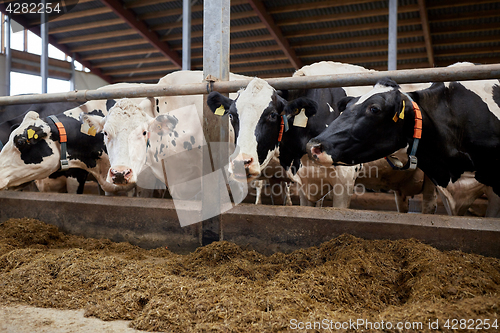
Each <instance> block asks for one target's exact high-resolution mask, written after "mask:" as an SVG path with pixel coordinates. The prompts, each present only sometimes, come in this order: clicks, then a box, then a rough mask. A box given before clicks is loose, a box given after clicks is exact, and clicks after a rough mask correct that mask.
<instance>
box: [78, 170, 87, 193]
mask: <svg viewBox="0 0 500 333" xmlns="http://www.w3.org/2000/svg"><path fill="white" fill-rule="evenodd" d="M88 175H89V173H88V172H87V171H85V170H82V172H78V173H77V176H76V180H77V181H78V188H77V189H76V194H83V190H84V188H85V183H86V182H87V177H88Z"/></svg>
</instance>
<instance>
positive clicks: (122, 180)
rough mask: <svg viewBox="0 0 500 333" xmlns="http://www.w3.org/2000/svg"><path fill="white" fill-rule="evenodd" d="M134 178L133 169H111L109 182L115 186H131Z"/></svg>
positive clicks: (118, 167)
mask: <svg viewBox="0 0 500 333" xmlns="http://www.w3.org/2000/svg"><path fill="white" fill-rule="evenodd" d="M132 177H133V172H132V169H130V168H127V167H124V166H117V167H112V168H110V169H109V175H108V178H109V180H108V181H110V182H111V183H113V184H115V185H126V184H130V183H131V181H132Z"/></svg>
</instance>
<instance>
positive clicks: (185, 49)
mask: <svg viewBox="0 0 500 333" xmlns="http://www.w3.org/2000/svg"><path fill="white" fill-rule="evenodd" d="M190 69H191V0H183V1H182V70H184V71H188V70H190Z"/></svg>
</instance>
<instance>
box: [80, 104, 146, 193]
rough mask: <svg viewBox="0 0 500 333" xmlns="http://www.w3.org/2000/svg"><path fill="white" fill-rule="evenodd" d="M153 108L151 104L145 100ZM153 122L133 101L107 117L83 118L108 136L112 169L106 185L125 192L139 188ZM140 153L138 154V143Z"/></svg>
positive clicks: (83, 115) (115, 106)
mask: <svg viewBox="0 0 500 333" xmlns="http://www.w3.org/2000/svg"><path fill="white" fill-rule="evenodd" d="M145 102H146V103H148V104H150V101H148V100H145ZM152 119H153V118H152V117H151V116H149V115H148V114H147V113H146V112H144V111H143V108H142V105H138V104H137V103H134V102H132V101H131V100H129V99H126V98H125V99H121V100H119V101H118V102H117V103H116V104H115V105H114V106H113V107H112V108H111V109H110V110H109V112H108V114H107V115H106V116H105V117H101V116H94V115H88V114H82V116H81V120H82V122H83V123H87V124H88V125H89V126H90V127H92V126H93V127H94V128H95V129H96V130H97V132H102V133H103V134H104V143H105V144H106V148H107V151H108V155H109V161H110V165H111V166H110V168H109V170H108V174H107V178H106V181H107V182H110V183H112V184H115V185H120V186H122V187H124V188H132V187H133V186H135V184H136V181H137V176H138V175H139V173H140V171H141V169H142V167H143V165H144V161H145V158H146V154H145V151H146V144H147V139H148V132H147V126H148V125H147V123H148V122H150V121H151V120H152ZM138 142H139V144H140V145H141V147H142V146H143V147H142V148H141V149H140V151H135V150H136V149H137V148H136V147H137V146H136V145H137V143H138Z"/></svg>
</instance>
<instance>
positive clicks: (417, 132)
mask: <svg viewBox="0 0 500 333" xmlns="http://www.w3.org/2000/svg"><path fill="white" fill-rule="evenodd" d="M401 93H402V94H403V95H404V96H406V97H407V98H408V100H409V101H410V102H411V105H412V108H413V113H414V116H415V124H414V126H413V144H412V147H411V151H410V154H409V155H408V161H407V162H406V164H405V165H404V166H402V167H398V166H396V165H394V163H392V161H391V159H390V158H389V157H388V156H386V157H385V159H386V161H387V162H388V163H389V165H390V166H391V167H392V168H393V169H395V170H407V169H410V170H415V169H416V168H417V162H418V160H417V156H416V154H417V148H418V143H419V141H420V139H421V138H422V112H421V111H420V108H419V107H418V104H417V103H416V102H415V101H414V100H413V99H412V98H411V97H410V95H408V94H407V93H404V92H401ZM404 112H405V100H404V99H403V108H402V110H401V112H400V113H399V115H398V113H397V112H396V114H394V118H393V120H394V122H397V121H398V119H404Z"/></svg>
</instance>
